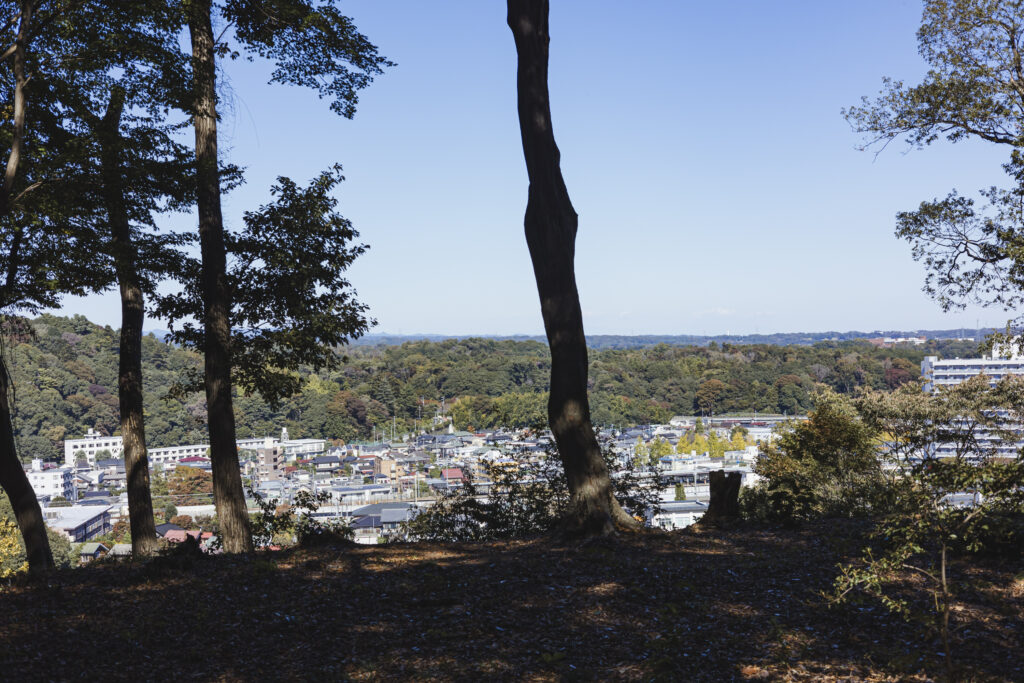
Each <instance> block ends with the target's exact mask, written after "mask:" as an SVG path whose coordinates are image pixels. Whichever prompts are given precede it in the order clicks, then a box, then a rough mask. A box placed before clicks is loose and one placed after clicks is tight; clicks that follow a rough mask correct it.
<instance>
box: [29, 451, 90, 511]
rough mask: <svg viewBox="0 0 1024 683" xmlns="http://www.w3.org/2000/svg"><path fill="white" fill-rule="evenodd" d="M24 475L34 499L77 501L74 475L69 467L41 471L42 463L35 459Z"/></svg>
mask: <svg viewBox="0 0 1024 683" xmlns="http://www.w3.org/2000/svg"><path fill="white" fill-rule="evenodd" d="M25 474H26V475H27V476H28V481H29V483H30V484H32V490H33V491H35V494H36V498H44V497H47V496H48V497H50V498H51V499H52V498H56V497H57V496H63V497H64V498H66V499H67V500H70V501H72V502H73V501H75V500H77V499H78V492H77V491H76V489H75V473H74V470H73V469H72V468H70V467H66V466H65V467H56V468H51V469H43V461H42V460H40V459H38V458H36V459H35V460H33V461H32V466H31V469H29V470H28V471H27V472H25Z"/></svg>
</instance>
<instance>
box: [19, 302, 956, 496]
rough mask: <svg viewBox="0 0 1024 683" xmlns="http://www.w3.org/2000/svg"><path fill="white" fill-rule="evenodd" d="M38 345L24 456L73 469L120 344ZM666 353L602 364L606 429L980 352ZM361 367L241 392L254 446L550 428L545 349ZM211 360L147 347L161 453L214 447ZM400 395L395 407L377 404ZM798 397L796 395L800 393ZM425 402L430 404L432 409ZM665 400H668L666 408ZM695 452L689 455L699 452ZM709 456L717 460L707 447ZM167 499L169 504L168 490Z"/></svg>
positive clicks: (884, 383)
mask: <svg viewBox="0 0 1024 683" xmlns="http://www.w3.org/2000/svg"><path fill="white" fill-rule="evenodd" d="M31 325H32V329H33V330H34V331H35V334H34V338H33V337H32V336H31V335H23V336H19V337H16V338H15V340H14V343H13V346H12V349H11V351H12V357H13V362H12V363H11V370H12V371H13V374H14V379H15V383H16V386H17V387H18V394H17V408H18V412H17V417H16V420H15V424H14V428H15V432H16V434H17V438H18V444H19V451H20V452H21V453H25V454H35V455H38V456H42V457H44V458H47V459H51V460H55V459H62V458H63V453H64V449H63V444H62V441H63V439H65V438H75V437H79V436H81V435H82V434H84V433H85V431H86V430H87V429H88V428H90V427H95V428H96V429H98V430H99V431H100V432H102V433H105V434H114V433H116V432H117V430H118V429H119V425H120V423H119V418H118V406H117V362H118V335H117V332H116V331H115V330H111V329H109V328H103V327H99V326H96V325H93V324H92V323H90V322H89V321H88V320H86V319H85V318H83V317H81V316H78V317H74V318H59V317H55V316H50V315H43V316H41V317H39V318H37V319H36V320H34V321H32V323H31ZM723 348H724V349H726V350H720V351H715V352H712V351H710V350H709V349H707V348H703V347H669V346H658V347H653V348H647V349H610V350H605V351H592V352H591V354H590V359H591V368H590V377H591V380H592V384H593V386H592V389H591V394H590V395H591V403H592V407H593V414H594V419H595V422H596V423H597V424H605V425H610V424H615V425H618V426H625V425H629V424H640V423H649V422H651V421H655V420H657V421H666V420H668V419H669V418H670V417H671V416H672V415H674V414H688V413H689V412H690V411H691V410H692V407H693V401H694V393H695V392H696V389H697V387H698V386H699V381H698V380H697V378H699V377H701V376H705V375H713V376H715V377H719V378H721V381H723V382H725V383H726V384H728V385H729V386H730V387H731V388H730V391H729V392H728V393H726V394H724V395H723V396H722V397H721V398H720V399H719V405H718V408H717V410H718V411H721V412H730V411H749V410H761V411H766V410H767V411H775V410H777V409H778V390H777V389H776V388H775V386H776V384H777V383H778V380H779V379H780V377H787V379H786V380H785V381H784V383H783V386H787V385H792V382H793V379H792V378H794V377H799V378H800V385H799V386H800V388H801V390H803V387H805V386H813V385H814V384H815V383H817V382H818V381H819V379H818V378H819V377H824V379H823V380H821V381H823V383H825V384H829V385H830V386H833V388H834V389H835V390H836V391H839V392H840V393H843V392H852V391H855V390H856V389H857V388H858V387H862V386H867V387H871V388H876V389H881V388H885V387H888V386H892V383H893V382H895V383H898V382H899V381H900V377H902V375H899V373H897V375H898V376H897V375H894V374H893V372H891V371H892V370H893V369H894V368H897V369H898V370H901V371H902V372H903V373H907V372H909V371H908V370H906V368H907V367H909V368H911V369H913V368H915V367H917V366H918V365H919V364H920V361H921V359H922V357H923V356H924V355H925V354H926V353H929V354H940V355H941V354H947V355H961V356H962V355H969V354H970V353H971V352H972V351H973V348H972V347H971V346H968V345H966V344H963V343H960V344H952V343H949V342H929V343H928V344H926V345H924V346H923V347H919V348H906V349H904V348H900V349H876V348H874V347H871V346H869V345H866V344H854V343H847V342H844V343H842V344H835V343H829V344H822V345H819V346H814V347H771V346H749V347H728V346H726V347H723ZM344 352H345V355H346V357H347V361H348V362H347V363H346V364H345V365H343V366H340V367H338V368H335V369H330V370H328V369H325V370H322V371H320V372H318V373H313V372H305V371H304V373H303V374H305V376H306V377H307V378H308V382H307V384H306V385H305V386H304V387H303V388H302V390H301V391H300V392H299V393H298V394H297V395H296V396H294V397H292V398H289V399H285V400H283V401H282V402H281V404H280V406H278V407H277V408H271V407H269V406H268V405H267V404H266V402H265V401H263V400H262V399H261V398H260V397H258V396H245V395H244V394H241V393H240V394H236V396H235V411H236V416H237V417H236V420H237V426H238V434H239V435H240V436H244V437H249V436H263V435H265V434H274V433H277V432H279V431H280V429H281V427H282V426H287V427H288V430H289V432H290V433H291V434H292V435H293V436H294V437H296V438H303V437H328V438H338V439H342V440H344V441H354V440H362V439H368V438H369V437H370V435H371V434H372V433H373V430H374V427H377V429H378V431H379V428H380V427H381V426H383V425H384V424H385V423H388V424H390V423H391V422H392V420H395V421H396V422H397V424H398V433H399V434H402V433H403V432H411V431H413V430H414V429H415V428H416V425H417V423H419V426H420V428H425V427H427V426H429V423H430V419H431V418H432V416H433V414H434V411H435V409H436V408H439V407H440V401H439V399H440V397H441V396H444V397H446V398H447V402H446V408H447V407H448V406H452V404H453V402H454V405H455V407H454V408H452V409H448V410H447V412H448V413H449V414H454V415H455V416H456V427H458V428H464V427H466V426H470V425H471V426H473V427H475V428H478V429H481V428H486V427H491V426H495V425H506V426H533V425H535V424H537V423H538V422H542V421H544V418H545V417H546V415H545V413H546V410H547V408H546V402H547V394H546V392H547V389H548V386H547V382H548V374H549V373H550V356H549V354H548V350H547V347H546V346H545V345H543V344H540V343H537V342H532V341H531V342H516V341H498V340H493V339H463V340H447V341H442V342H425V341H418V342H407V343H405V344H403V345H401V346H387V347H377V346H353V347H349V348H347V349H345V351H344ZM201 365H202V363H201V358H200V357H199V356H198V355H197V354H195V353H193V352H191V351H189V350H187V349H184V348H181V347H177V346H172V345H169V344H166V343H163V342H161V341H160V340H158V339H157V338H156V337H154V336H151V335H150V336H146V337H145V338H143V379H144V387H143V389H144V401H145V406H146V437H147V442H148V445H149V446H151V447H159V446H172V445H177V444H189V443H202V442H204V441H205V440H206V438H207V436H206V425H205V422H206V401H205V399H204V397H203V396H202V395H200V394H178V395H175V396H171V397H168V394H169V391H170V389H171V387H172V386H174V384H175V383H176V382H178V380H179V379H180V378H181V377H182V376H183V375H186V374H188V373H190V372H191V373H194V372H198V371H199V369H200V368H201ZM384 386H387V387H388V388H389V389H390V391H391V394H392V397H393V399H394V402H393V403H392V404H390V405H388V404H384V403H381V402H380V401H378V400H377V399H375V398H374V395H377V394H378V392H379V390H381V388H382V387H384ZM792 386H796V385H792ZM421 397H422V398H423V402H422V403H421V402H420V399H421ZM651 397H657V401H652V399H651ZM813 398H814V395H813V393H808V394H807V395H806V396H803V397H801V398H800V400H799V402H798V403H799V406H800V410H806V409H809V408H811V407H812V405H813ZM690 450H691V446H690V444H689V443H687V444H686V445H685V446H684V451H683V452H684V453H688V452H689V451H690ZM699 450H701V452H703V450H706V449H704V448H701V449H699ZM153 486H154V489H153V490H154V495H165V493H164V492H162V491H161V490H160V486H161V484H160V483H159V482H158V481H154V484H153Z"/></svg>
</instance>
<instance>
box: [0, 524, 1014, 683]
mask: <svg viewBox="0 0 1024 683" xmlns="http://www.w3.org/2000/svg"><path fill="white" fill-rule="evenodd" d="M832 547H833V546H832V544H830V543H828V542H826V541H825V540H823V539H822V538H821V536H820V535H819V534H817V533H812V532H811V531H802V532H801V531H785V532H782V531H765V530H760V531H758V530H732V531H726V532H713V533H705V534H701V535H694V534H690V535H686V534H642V535H636V536H635V537H623V538H618V539H609V540H603V541H600V542H592V543H576V544H572V543H556V542H552V541H551V540H550V539H535V540H531V541H515V542H508V543H486V544H455V545H441V544H396V545H389V546H357V547H338V548H316V549H309V550H303V549H298V550H289V551H282V552H276V553H257V554H254V555H252V556H249V557H239V556H235V557H230V556H221V557H214V558H205V559H202V560H198V561H196V562H195V563H194V565H193V566H192V567H190V568H187V569H182V570H181V571H179V572H177V573H167V572H155V573H154V572H151V571H149V570H147V569H146V568H145V567H139V566H122V567H117V566H113V567H112V566H98V567H95V568H85V569H81V570H74V571H69V572H62V573H59V574H56V575H53V576H51V577H49V578H47V579H45V580H43V581H37V582H32V583H29V584H27V585H25V586H21V587H15V588H12V589H10V590H7V591H4V592H2V593H0V610H2V612H3V614H4V615H5V617H6V618H5V620H4V623H3V624H0V642H3V643H4V647H3V648H0V666H2V667H3V669H2V670H3V671H4V677H5V678H8V679H9V680H36V679H40V678H52V679H65V678H73V677H78V676H79V675H81V673H82V670H83V669H82V666H83V662H90V661H93V662H95V661H97V660H99V661H102V662H103V675H104V677H109V678H115V679H120V678H139V677H143V678H146V679H151V678H173V679H185V678H201V679H211V678H222V679H238V680H242V679H253V678H257V677H258V678H273V679H307V678H322V679H331V680H333V679H354V680H384V679H389V680H390V679H400V680H464V679H468V678H479V679H487V680H522V679H534V680H641V679H642V680H650V679H662V680H679V679H689V680H730V679H742V678H744V677H748V678H758V677H771V678H776V677H782V676H786V675H790V676H793V677H801V676H803V677H807V678H814V677H822V676H826V675H835V674H836V673H837V672H845V673H844V674H843V675H849V676H853V677H855V678H857V677H867V676H868V675H889V676H897V677H898V676H901V675H908V674H910V673H914V672H917V671H921V670H923V671H925V672H939V671H941V670H942V669H941V662H940V661H938V658H936V657H935V656H934V655H933V654H930V652H931V651H934V650H935V648H933V647H931V643H930V641H929V640H928V637H927V636H926V635H924V631H923V630H922V628H921V627H920V626H919V625H915V624H907V623H905V622H902V621H900V620H899V619H896V618H893V617H892V616H891V615H889V614H888V613H887V612H885V610H884V609H883V608H881V607H879V606H872V605H859V606H857V605H855V606H849V607H844V608H841V609H835V610H829V609H827V608H826V607H825V601H824V599H823V598H822V596H821V592H822V591H826V590H828V589H829V587H830V585H831V580H832V577H833V576H834V574H835V570H834V567H835V564H836V562H837V561H838V560H839V556H838V555H837V554H836V552H835V551H834V550H833V549H832ZM977 594H978V595H979V596H981V597H979V598H978V600H982V601H983V600H985V599H989V600H990V601H991V600H992V599H993V596H991V595H989V596H988V598H986V597H985V595H986V594H985V593H984V591H979V592H978V593H977ZM1001 595H1002V594H1000V596H1001ZM996 602H997V603H998V601H996ZM1012 608H1013V606H1012V605H1011V606H1007V605H1001V606H1000V605H998V604H994V606H993V605H990V606H989V607H988V609H989V610H990V611H991V610H996V611H998V609H1002V610H1003V611H1004V612H1006V615H1005V618H1004V621H1003V622H1002V623H1000V624H992V625H989V624H988V623H987V622H986V623H979V624H978V626H977V628H978V630H977V631H975V632H973V633H972V636H971V639H966V640H965V641H964V643H963V645H962V646H961V652H960V656H961V658H962V661H963V662H964V663H965V665H969V666H971V667H973V671H974V672H975V674H976V675H977V676H978V677H980V678H994V679H1005V678H1013V676H1012V675H1011V674H1012V672H1013V670H1014V669H1013V665H1014V664H1015V663H1016V660H1017V653H1018V652H1019V648H1020V646H1021V636H1020V631H1019V627H1018V629H1017V630H1014V629H1013V628H1010V626H1011V624H1009V622H1010V621H1012V617H1011V616H1010V614H1009V610H1012ZM1018 614H1019V613H1018ZM54 634H60V636H59V637H54ZM901 657H903V659H900V658H901ZM904 660H905V661H904Z"/></svg>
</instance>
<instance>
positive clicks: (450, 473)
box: [441, 467, 463, 482]
mask: <svg viewBox="0 0 1024 683" xmlns="http://www.w3.org/2000/svg"><path fill="white" fill-rule="evenodd" d="M441 478H442V479H444V480H445V481H454V482H461V481H462V479H463V474H462V470H460V469H459V468H458V467H449V468H447V469H443V470H441Z"/></svg>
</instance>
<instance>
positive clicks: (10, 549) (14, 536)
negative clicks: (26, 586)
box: [0, 517, 28, 579]
mask: <svg viewBox="0 0 1024 683" xmlns="http://www.w3.org/2000/svg"><path fill="white" fill-rule="evenodd" d="M20 538H21V532H20V531H19V530H18V525H17V524H15V523H14V522H12V521H11V520H9V519H7V518H6V517H0V579H7V578H10V577H11V576H13V575H14V574H17V573H18V572H24V571H28V562H26V561H25V551H24V550H22V548H21V543H20Z"/></svg>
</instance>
